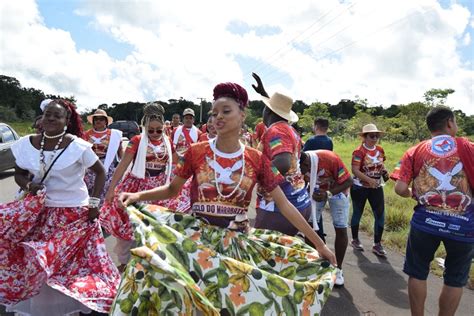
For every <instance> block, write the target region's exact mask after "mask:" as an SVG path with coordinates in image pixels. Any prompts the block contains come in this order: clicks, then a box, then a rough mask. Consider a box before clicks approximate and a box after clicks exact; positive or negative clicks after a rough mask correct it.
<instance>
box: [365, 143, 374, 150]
mask: <svg viewBox="0 0 474 316" xmlns="http://www.w3.org/2000/svg"><path fill="white" fill-rule="evenodd" d="M362 146H364V147H365V149H367V150H374V149H375V148H377V146H375V145H374V146H373V147H371V148H370V147H369V146H367V145H366V144H365V143H362Z"/></svg>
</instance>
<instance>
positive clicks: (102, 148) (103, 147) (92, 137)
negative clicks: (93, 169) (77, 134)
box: [82, 129, 111, 158]
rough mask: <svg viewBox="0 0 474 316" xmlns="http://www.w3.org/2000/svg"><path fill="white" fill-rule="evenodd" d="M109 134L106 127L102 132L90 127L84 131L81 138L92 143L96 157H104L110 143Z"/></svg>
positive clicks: (109, 131)
mask: <svg viewBox="0 0 474 316" xmlns="http://www.w3.org/2000/svg"><path fill="white" fill-rule="evenodd" d="M110 134H111V130H110V129H106V130H104V131H102V132H96V131H94V129H90V130H88V131H86V132H85V133H84V136H83V137H82V138H83V139H84V140H85V141H87V142H89V143H91V144H92V150H93V151H94V152H95V154H96V155H97V157H99V158H105V155H106V154H107V148H108V147H109V143H110Z"/></svg>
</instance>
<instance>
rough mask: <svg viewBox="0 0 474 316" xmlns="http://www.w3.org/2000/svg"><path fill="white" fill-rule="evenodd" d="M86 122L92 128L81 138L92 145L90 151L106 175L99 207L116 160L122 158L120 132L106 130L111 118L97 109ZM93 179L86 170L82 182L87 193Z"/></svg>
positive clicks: (91, 174)
mask: <svg viewBox="0 0 474 316" xmlns="http://www.w3.org/2000/svg"><path fill="white" fill-rule="evenodd" d="M87 122H89V123H90V124H92V128H91V129H90V130H88V131H86V132H85V133H84V135H83V138H84V140H86V141H88V142H89V143H91V144H92V150H93V151H94V152H95V154H96V155H97V156H98V157H99V159H100V161H101V162H102V164H103V165H104V168H105V171H106V175H107V177H106V181H105V185H104V189H103V190H102V192H101V194H100V205H99V206H101V205H102V203H103V202H104V197H105V193H106V192H107V190H108V188H109V185H110V180H111V179H112V176H113V174H114V171H115V167H116V166H117V163H118V160H120V159H121V158H122V131H119V130H117V129H108V128H107V126H109V125H110V124H111V123H112V122H113V118H112V117H111V116H108V115H107V112H105V111H104V110H101V109H97V110H96V111H95V112H94V113H93V114H91V115H88V116H87ZM94 179H95V173H94V172H91V171H90V170H88V171H87V172H86V175H85V177H84V180H85V182H86V184H87V188H88V190H89V192H91V190H92V189H93V185H94V181H95V180H94Z"/></svg>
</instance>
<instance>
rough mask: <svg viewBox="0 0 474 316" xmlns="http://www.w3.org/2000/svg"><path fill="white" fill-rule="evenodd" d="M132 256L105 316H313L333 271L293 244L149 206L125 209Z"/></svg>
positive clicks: (301, 245)
mask: <svg viewBox="0 0 474 316" xmlns="http://www.w3.org/2000/svg"><path fill="white" fill-rule="evenodd" d="M127 211H128V213H129V214H130V218H131V221H132V223H133V226H134V231H135V240H136V243H137V245H138V247H137V248H134V249H132V254H133V256H132V259H131V260H130V262H129V263H128V265H127V268H126V270H125V273H124V275H123V278H122V281H121V284H120V286H119V290H118V294H117V296H116V298H115V301H114V305H113V307H112V310H111V315H136V314H137V313H138V314H140V313H143V314H144V315H192V314H193V313H194V312H195V311H197V310H199V311H201V312H202V313H203V314H204V315H247V314H250V315H267V314H268V315H281V314H283V315H315V314H318V313H320V312H321V309H322V307H323V304H324V302H325V301H326V300H327V298H328V296H329V294H330V292H331V290H332V287H333V285H334V279H335V268H334V267H333V266H331V265H330V263H329V262H328V261H327V260H324V259H321V258H320V257H319V254H318V252H317V251H316V250H314V249H313V248H311V247H310V246H308V245H306V244H305V243H304V241H302V240H301V239H299V238H297V237H290V236H287V235H283V234H281V233H278V232H274V231H270V230H257V229H251V230H250V231H249V232H248V233H241V232H237V231H232V230H229V229H224V228H220V227H217V226H211V225H209V224H206V223H205V222H204V221H202V220H200V219H198V218H196V217H194V216H192V215H188V214H180V213H171V212H168V211H166V210H164V209H163V208H160V207H158V206H155V205H141V206H139V208H136V207H134V206H130V207H128V208H127Z"/></svg>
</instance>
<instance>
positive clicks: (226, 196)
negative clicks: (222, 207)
mask: <svg viewBox="0 0 474 316" xmlns="http://www.w3.org/2000/svg"><path fill="white" fill-rule="evenodd" d="M212 141H213V145H214V146H211V150H212V153H213V159H214V161H215V162H217V157H216V150H217V147H216V144H217V136H216V137H215V138H214V139H213V140H212ZM240 146H241V147H240V148H241V149H242V170H241V171H240V178H239V182H238V183H237V185H236V186H235V187H234V189H233V190H232V192H230V193H229V194H222V192H221V189H220V186H219V182H218V181H217V174H216V169H214V180H215V181H216V189H217V194H218V195H219V196H220V197H222V198H224V199H227V198H229V197H231V196H232V195H233V194H234V193H235V192H236V191H237V190H238V189H239V188H240V185H241V184H242V180H243V179H244V169H245V147H244V146H242V143H240Z"/></svg>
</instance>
